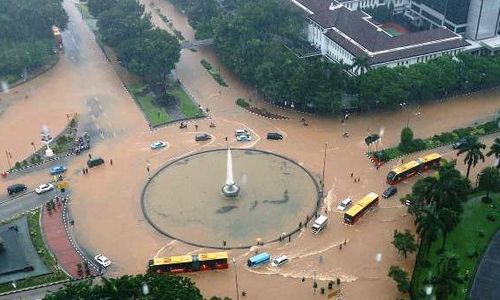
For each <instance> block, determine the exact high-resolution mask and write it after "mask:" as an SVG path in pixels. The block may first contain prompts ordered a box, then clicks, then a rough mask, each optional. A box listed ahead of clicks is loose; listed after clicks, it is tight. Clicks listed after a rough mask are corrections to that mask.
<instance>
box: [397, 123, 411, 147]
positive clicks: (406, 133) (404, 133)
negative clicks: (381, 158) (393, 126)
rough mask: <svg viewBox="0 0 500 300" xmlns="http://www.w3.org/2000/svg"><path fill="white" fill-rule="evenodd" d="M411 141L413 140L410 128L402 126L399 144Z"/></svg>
mask: <svg viewBox="0 0 500 300" xmlns="http://www.w3.org/2000/svg"><path fill="white" fill-rule="evenodd" d="M411 142H413V130H411V129H410V128H409V127H405V128H403V130H401V142H400V145H407V144H411Z"/></svg>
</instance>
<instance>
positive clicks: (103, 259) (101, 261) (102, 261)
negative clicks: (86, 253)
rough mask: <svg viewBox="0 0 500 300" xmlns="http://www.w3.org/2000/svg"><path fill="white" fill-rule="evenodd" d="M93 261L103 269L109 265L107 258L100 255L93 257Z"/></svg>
mask: <svg viewBox="0 0 500 300" xmlns="http://www.w3.org/2000/svg"><path fill="white" fill-rule="evenodd" d="M94 259H95V261H96V262H97V263H98V264H100V265H101V266H103V267H108V266H110V265H111V261H110V260H109V258H107V257H106V256H104V255H102V254H97V255H96V256H95V257H94Z"/></svg>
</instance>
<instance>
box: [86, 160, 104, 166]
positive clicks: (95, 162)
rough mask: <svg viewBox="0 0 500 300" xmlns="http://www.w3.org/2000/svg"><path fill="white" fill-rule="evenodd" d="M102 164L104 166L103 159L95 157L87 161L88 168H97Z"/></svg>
mask: <svg viewBox="0 0 500 300" xmlns="http://www.w3.org/2000/svg"><path fill="white" fill-rule="evenodd" d="M102 164H104V159H102V158H100V157H96V158H92V159H89V160H87V166H88V167H89V168H92V167H96V166H99V165H102Z"/></svg>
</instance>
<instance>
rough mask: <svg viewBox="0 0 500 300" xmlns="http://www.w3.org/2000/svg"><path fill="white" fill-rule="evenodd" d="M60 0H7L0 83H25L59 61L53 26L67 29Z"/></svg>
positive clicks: (0, 22) (1, 18)
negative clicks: (23, 81) (30, 76)
mask: <svg viewBox="0 0 500 300" xmlns="http://www.w3.org/2000/svg"><path fill="white" fill-rule="evenodd" d="M67 23H68V16H67V15H66V12H65V11H64V9H63V8H62V1H61V0H4V1H2V2H1V3H0V37H1V43H0V81H5V82H7V83H13V82H16V81H19V80H26V79H27V77H28V76H29V75H30V74H31V73H33V72H36V71H37V70H39V69H40V68H42V67H44V66H46V65H49V64H51V63H53V62H54V61H55V60H56V55H55V52H54V39H53V36H52V25H56V26H58V27H59V28H61V29H64V28H66V25H67Z"/></svg>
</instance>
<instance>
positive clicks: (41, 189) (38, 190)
mask: <svg viewBox="0 0 500 300" xmlns="http://www.w3.org/2000/svg"><path fill="white" fill-rule="evenodd" d="M53 189H54V186H53V185H52V184H50V183H47V184H42V185H39V186H38V187H37V188H36V189H35V193H37V194H38V195H40V194H43V193H46V192H48V191H51V190H53Z"/></svg>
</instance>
